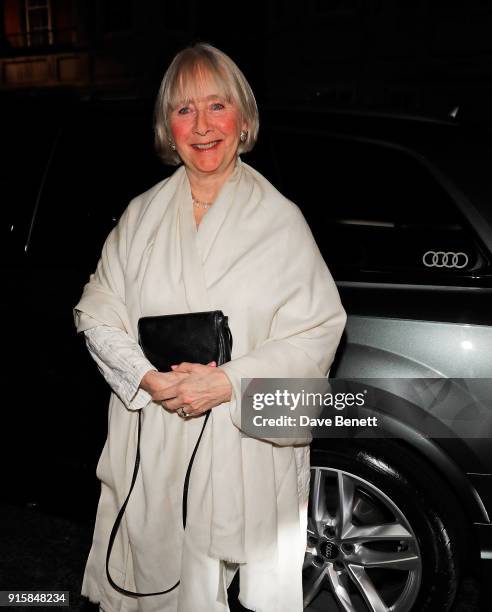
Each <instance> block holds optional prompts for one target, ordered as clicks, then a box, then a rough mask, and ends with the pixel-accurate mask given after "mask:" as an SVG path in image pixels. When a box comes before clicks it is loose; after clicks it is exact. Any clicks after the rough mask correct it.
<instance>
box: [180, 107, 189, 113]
mask: <svg viewBox="0 0 492 612" xmlns="http://www.w3.org/2000/svg"><path fill="white" fill-rule="evenodd" d="M189 112H190V107H189V106H182V107H181V108H180V109H178V115H186V114H187V113H189Z"/></svg>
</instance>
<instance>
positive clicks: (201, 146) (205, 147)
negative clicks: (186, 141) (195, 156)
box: [191, 140, 220, 151]
mask: <svg viewBox="0 0 492 612" xmlns="http://www.w3.org/2000/svg"><path fill="white" fill-rule="evenodd" d="M219 142H220V140H213V141H212V142H207V143H204V144H193V145H191V146H192V147H193V148H194V149H198V151H206V150H208V149H212V148H213V147H215V146H216V145H218V144H219Z"/></svg>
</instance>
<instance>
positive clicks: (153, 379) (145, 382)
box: [140, 370, 188, 402]
mask: <svg viewBox="0 0 492 612" xmlns="http://www.w3.org/2000/svg"><path fill="white" fill-rule="evenodd" d="M187 376H188V374H184V373H182V372H158V371H157V370H149V371H148V372H147V374H145V376H144V377H143V378H142V380H141V381H140V388H141V389H143V390H144V391H147V393H148V394H149V395H151V396H152V399H153V400H154V401H156V402H157V401H160V400H159V399H157V397H156V394H158V393H162V391H163V390H164V389H169V387H172V386H174V385H176V383H178V382H180V381H182V380H183V379H185V378H187Z"/></svg>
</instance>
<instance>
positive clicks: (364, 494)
mask: <svg viewBox="0 0 492 612" xmlns="http://www.w3.org/2000/svg"><path fill="white" fill-rule="evenodd" d="M421 580H422V559H421V554H420V549H419V545H418V541H417V538H416V536H415V534H414V532H413V530H412V528H411V526H410V523H409V522H408V520H407V519H406V517H405V516H404V514H403V513H402V511H401V510H400V509H399V508H398V507H397V506H396V504H395V503H394V502H393V501H392V500H391V499H390V498H389V497H388V496H387V495H386V494H385V493H383V491H381V490H380V489H378V488H377V487H376V486H375V485H373V484H372V483H370V482H368V481H366V480H364V479H362V478H360V477H359V476H356V475H354V474H350V473H349V472H345V471H343V470H337V469H333V468H325V467H313V468H312V469H311V487H310V495H309V511H308V530H307V547H306V555H305V558H304V566H303V587H304V607H305V608H306V607H307V606H308V605H310V604H311V603H312V602H313V601H314V600H315V599H316V598H317V597H318V596H319V595H320V594H321V592H322V591H331V594H332V597H333V598H334V599H335V601H336V602H337V604H338V607H339V608H340V609H341V610H344V611H345V612H362V611H364V612H366V611H370V612H408V611H409V610H411V608H412V605H413V604H414V603H415V600H416V598H417V595H418V592H419V589H420V584H421Z"/></svg>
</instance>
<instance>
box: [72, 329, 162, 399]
mask: <svg viewBox="0 0 492 612" xmlns="http://www.w3.org/2000/svg"><path fill="white" fill-rule="evenodd" d="M84 336H85V342H86V345H87V348H88V349H89V353H90V354H91V356H92V358H93V359H94V361H95V362H96V364H97V367H98V369H99V371H100V372H101V374H102V375H103V376H104V378H105V379H106V382H107V383H108V384H109V386H110V387H111V389H112V390H113V391H114V392H115V393H116V395H117V396H118V397H119V398H120V400H121V401H122V402H123V403H124V404H125V406H126V407H127V408H128V409H130V410H139V409H140V408H143V407H144V406H146V405H147V404H148V403H149V402H150V401H152V398H151V396H150V394H149V393H147V391H144V390H143V389H140V388H139V385H140V381H141V380H142V378H143V376H144V374H146V373H147V372H148V371H149V370H155V369H156V368H154V366H153V365H152V364H151V363H150V361H148V359H147V358H146V357H145V355H144V354H143V351H142V349H141V348H140V346H139V345H138V343H137V342H135V340H133V338H130V336H129V335H128V334H126V333H125V332H124V331H122V330H121V329H118V328H117V327H110V326H108V325H98V326H97V327H92V328H91V329H88V330H86V331H84Z"/></svg>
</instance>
